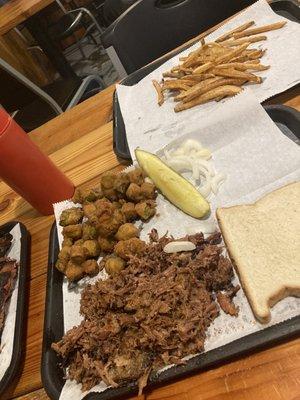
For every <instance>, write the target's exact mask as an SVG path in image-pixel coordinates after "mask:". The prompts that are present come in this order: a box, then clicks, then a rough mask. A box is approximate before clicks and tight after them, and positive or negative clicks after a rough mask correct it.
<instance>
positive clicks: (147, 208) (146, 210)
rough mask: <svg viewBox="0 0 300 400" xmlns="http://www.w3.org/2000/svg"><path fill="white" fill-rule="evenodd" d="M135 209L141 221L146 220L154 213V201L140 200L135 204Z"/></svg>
mask: <svg viewBox="0 0 300 400" xmlns="http://www.w3.org/2000/svg"><path fill="white" fill-rule="evenodd" d="M135 211H136V212H137V214H138V216H139V217H140V218H141V219H142V220H143V221H147V220H148V219H150V218H151V217H153V215H155V203H154V202H152V201H151V200H148V201H142V202H141V203H138V204H136V205H135Z"/></svg>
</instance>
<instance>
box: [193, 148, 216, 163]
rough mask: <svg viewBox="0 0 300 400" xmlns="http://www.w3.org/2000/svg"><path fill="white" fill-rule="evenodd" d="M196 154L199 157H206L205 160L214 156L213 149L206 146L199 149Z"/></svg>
mask: <svg viewBox="0 0 300 400" xmlns="http://www.w3.org/2000/svg"><path fill="white" fill-rule="evenodd" d="M195 155H196V156H197V157H201V158H204V159H205V160H209V159H211V157H212V154H211V151H210V150H209V149H205V148H203V149H201V150H198V151H197V152H196V154H195Z"/></svg>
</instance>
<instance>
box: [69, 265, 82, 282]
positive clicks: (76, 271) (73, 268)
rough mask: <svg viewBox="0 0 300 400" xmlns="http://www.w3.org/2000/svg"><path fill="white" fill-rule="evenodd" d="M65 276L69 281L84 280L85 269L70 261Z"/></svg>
mask: <svg viewBox="0 0 300 400" xmlns="http://www.w3.org/2000/svg"><path fill="white" fill-rule="evenodd" d="M65 274H66V277H67V278H68V280H69V281H71V282H74V281H79V279H81V278H83V276H84V269H83V268H82V267H81V265H78V264H76V263H74V262H72V261H69V262H68V264H67V268H66V271H65Z"/></svg>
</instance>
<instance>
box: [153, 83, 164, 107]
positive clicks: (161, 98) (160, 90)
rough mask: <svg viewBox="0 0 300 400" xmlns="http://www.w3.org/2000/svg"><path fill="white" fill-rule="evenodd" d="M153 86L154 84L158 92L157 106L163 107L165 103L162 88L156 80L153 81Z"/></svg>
mask: <svg viewBox="0 0 300 400" xmlns="http://www.w3.org/2000/svg"><path fill="white" fill-rule="evenodd" d="M152 84H153V86H154V88H155V90H156V93H157V104H158V105H159V106H161V105H163V103H164V101H165V98H164V95H163V92H162V89H161V86H160V84H159V83H158V82H157V81H156V80H155V79H153V80H152Z"/></svg>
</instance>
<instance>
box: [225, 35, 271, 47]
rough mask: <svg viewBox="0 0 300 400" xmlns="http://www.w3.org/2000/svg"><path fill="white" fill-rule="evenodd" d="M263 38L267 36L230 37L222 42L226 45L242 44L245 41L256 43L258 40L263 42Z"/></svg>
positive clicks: (265, 38)
mask: <svg viewBox="0 0 300 400" xmlns="http://www.w3.org/2000/svg"><path fill="white" fill-rule="evenodd" d="M263 40H267V36H247V37H245V38H241V39H236V40H235V39H228V40H225V41H224V42H223V43H222V44H223V45H224V46H230V47H233V46H240V45H241V44H243V43H256V42H261V41H263Z"/></svg>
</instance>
